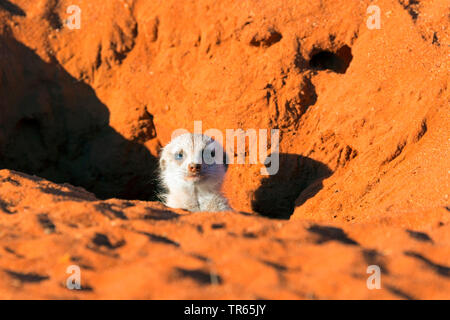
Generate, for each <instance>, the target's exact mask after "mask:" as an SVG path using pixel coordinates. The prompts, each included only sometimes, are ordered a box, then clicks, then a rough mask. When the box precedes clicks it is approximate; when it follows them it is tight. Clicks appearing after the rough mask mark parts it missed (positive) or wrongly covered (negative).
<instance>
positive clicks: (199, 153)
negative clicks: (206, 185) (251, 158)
mask: <svg viewBox="0 0 450 320" xmlns="http://www.w3.org/2000/svg"><path fill="white" fill-rule="evenodd" d="M225 160H226V155H225V153H224V151H223V147H222V146H221V145H220V144H219V143H218V142H217V141H215V140H213V139H212V138H210V137H208V136H205V135H202V134H192V133H186V134H182V135H180V136H178V137H176V138H175V139H173V140H172V141H171V142H170V143H169V144H168V145H167V146H166V147H164V149H163V151H162V153H161V158H160V169H161V172H162V176H163V178H164V179H165V180H166V181H171V182H174V181H177V182H178V183H187V184H192V183H200V182H208V181H209V182H214V183H221V182H222V179H223V176H224V174H225V171H226V164H225Z"/></svg>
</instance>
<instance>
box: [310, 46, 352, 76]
mask: <svg viewBox="0 0 450 320" xmlns="http://www.w3.org/2000/svg"><path fill="white" fill-rule="evenodd" d="M352 59H353V55H352V50H351V49H350V47H349V46H346V45H345V46H343V47H341V48H339V49H338V50H337V51H336V52H332V51H328V50H319V51H316V52H314V53H313V54H312V55H311V57H310V60H309V66H310V67H311V68H313V69H316V70H331V71H334V72H337V73H345V72H346V71H347V68H348V67H349V66H350V62H351V61H352Z"/></svg>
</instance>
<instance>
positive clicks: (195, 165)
mask: <svg viewBox="0 0 450 320" xmlns="http://www.w3.org/2000/svg"><path fill="white" fill-rule="evenodd" d="M201 168H202V165H201V164H198V163H189V165H188V169H189V171H190V172H192V173H194V172H200V169H201Z"/></svg>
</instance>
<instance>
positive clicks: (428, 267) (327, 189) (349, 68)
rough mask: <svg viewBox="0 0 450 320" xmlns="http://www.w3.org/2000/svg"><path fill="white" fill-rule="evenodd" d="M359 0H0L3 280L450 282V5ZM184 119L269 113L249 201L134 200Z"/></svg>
mask: <svg viewBox="0 0 450 320" xmlns="http://www.w3.org/2000/svg"><path fill="white" fill-rule="evenodd" d="M73 4H75V5H77V6H79V7H80V9H81V29H79V30H78V29H75V30H71V29H69V28H68V27H67V25H66V20H67V19H69V16H70V14H68V13H67V8H68V7H69V6H70V5H73ZM370 4H372V1H331V0H330V1H313V3H306V2H302V3H299V1H283V2H282V3H276V2H274V1H261V0H258V1H244V2H242V1H241V2H236V1H220V2H217V1H206V0H205V1H192V2H187V3H186V2H179V1H144V0H134V1H133V0H121V1H119V0H114V1H100V0H77V1H72V0H71V1H69V0H61V1H54V0H45V1H34V2H33V1H26V0H0V168H3V169H9V170H15V171H17V172H12V171H8V170H3V171H1V179H2V182H1V184H0V257H1V259H0V265H1V271H0V272H4V273H5V275H4V276H2V278H4V279H6V281H4V282H0V297H12V298H18V297H26V298H31V297H42V298H54V297H67V298H71V297H93V298H115V297H119V298H131V297H133V298H168V297H176V298H225V297H227V298H381V297H383V298H395V297H397V298H398V297H400V298H432V297H436V298H449V294H448V292H450V290H449V285H450V284H449V279H448V277H449V266H450V252H449V245H450V241H449V236H448V234H449V233H448V228H449V224H448V220H449V214H448V212H449V210H450V209H449V199H448V198H449V190H450V184H449V181H450V180H449V172H450V171H449V170H450V163H449V160H448V159H450V157H449V150H450V145H449V144H450V139H449V138H450V136H449V132H450V130H449V129H450V120H449V119H450V118H449V107H448V106H449V104H450V94H449V92H450V91H449V89H448V79H449V70H450V59H449V46H448V44H449V43H450V37H449V29H448V28H449V24H450V23H449V9H448V5H447V4H446V1H444V0H439V1H403V0H398V1H394V0H381V1H378V2H377V5H378V6H379V8H380V10H381V11H380V12H381V15H380V18H381V28H380V29H374V30H370V29H369V28H368V27H367V24H366V21H367V18H368V17H369V14H368V13H367V8H368V6H369V5H370ZM196 120H201V121H202V129H203V130H204V131H205V130H207V129H211V128H216V129H219V130H221V131H222V132H225V130H226V129H238V128H242V129H244V130H247V129H279V130H280V132H281V136H280V150H279V158H280V170H279V172H278V173H277V174H276V175H273V176H262V175H260V169H261V167H262V165H261V164H260V165H250V164H244V165H231V166H230V169H229V172H228V174H227V181H226V184H225V186H224V192H225V193H226V194H227V195H228V197H229V198H230V202H231V204H232V206H233V207H234V208H235V209H236V210H237V211H241V212H247V213H248V214H245V215H244V214H238V213H226V214H208V213H201V214H186V213H185V212H178V211H172V210H168V209H166V208H164V207H163V206H162V205H160V204H158V203H156V202H146V201H149V200H150V201H152V200H155V195H156V193H157V191H158V185H157V182H156V180H155V169H156V163H157V161H156V160H157V157H158V152H159V148H160V146H161V145H164V144H166V143H167V142H168V141H169V140H170V136H171V133H172V132H173V131H174V130H175V129H178V128H186V129H188V130H193V129H194V121H196ZM260 160H261V161H260V163H261V162H262V161H263V160H264V159H260ZM19 172H24V173H27V174H32V175H36V176H38V177H41V178H43V179H45V180H43V179H41V178H37V177H29V176H27V175H24V174H22V173H19ZM47 180H48V181H52V183H51V182H48V181H47ZM54 183H56V184H54ZM73 186H77V187H73ZM85 190H88V191H89V192H90V193H88V192H87V191H85ZM110 198H117V199H123V200H117V199H114V200H102V199H110ZM140 200H141V201H140ZM257 214H260V215H263V216H270V217H276V218H283V219H286V218H288V217H290V220H270V219H267V218H264V217H259V216H257ZM221 246H223V248H220V247H221ZM2 250H3V251H2ZM70 264H78V265H80V266H81V267H82V270H83V275H84V276H85V277H86V278H85V279H86V281H85V283H84V285H85V286H84V290H82V291H81V292H73V291H68V290H67V289H65V288H64V281H65V280H64V279H66V277H67V274H65V268H66V267H67V266H68V265H70ZM369 264H377V265H380V266H381V267H382V270H383V289H384V290H368V289H367V287H366V285H365V281H366V279H367V276H368V275H367V274H366V273H365V271H366V268H367V266H368V265H369ZM136 275H138V276H136ZM124 288H125V289H124Z"/></svg>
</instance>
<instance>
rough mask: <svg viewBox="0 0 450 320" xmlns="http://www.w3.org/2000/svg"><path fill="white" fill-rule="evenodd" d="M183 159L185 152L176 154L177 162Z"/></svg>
mask: <svg viewBox="0 0 450 320" xmlns="http://www.w3.org/2000/svg"><path fill="white" fill-rule="evenodd" d="M181 159H183V150H181V151H178V152H177V153H175V160H181Z"/></svg>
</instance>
